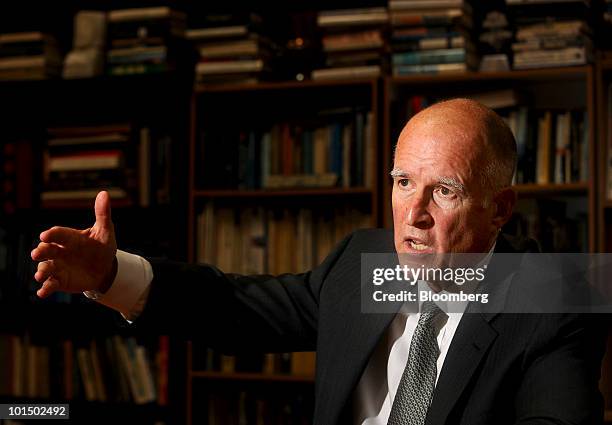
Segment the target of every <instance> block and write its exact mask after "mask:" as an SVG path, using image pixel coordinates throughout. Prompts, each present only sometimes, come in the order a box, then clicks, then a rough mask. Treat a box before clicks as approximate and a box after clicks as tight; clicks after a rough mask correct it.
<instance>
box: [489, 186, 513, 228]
mask: <svg viewBox="0 0 612 425" xmlns="http://www.w3.org/2000/svg"><path fill="white" fill-rule="evenodd" d="M493 205H494V206H495V207H496V210H495V213H494V214H493V220H492V224H493V225H494V226H495V227H497V228H498V229H501V228H502V227H503V226H504V224H506V223H507V222H508V220H510V217H512V211H513V210H514V206H515V205H516V192H515V191H514V189H513V188H511V187H506V188H504V189H502V190H500V191H499V192H497V194H495V196H494V197H493Z"/></svg>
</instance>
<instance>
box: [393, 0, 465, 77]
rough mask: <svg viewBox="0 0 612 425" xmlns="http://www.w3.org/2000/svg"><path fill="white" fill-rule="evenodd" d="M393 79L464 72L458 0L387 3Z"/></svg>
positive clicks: (460, 11) (405, 0) (463, 38)
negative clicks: (402, 76) (395, 77)
mask: <svg viewBox="0 0 612 425" xmlns="http://www.w3.org/2000/svg"><path fill="white" fill-rule="evenodd" d="M389 12H390V15H391V16H390V20H391V26H392V29H391V50H392V54H391V64H392V66H393V75H396V76H398V75H411V74H420V73H434V74H435V73H440V72H449V71H450V72H453V71H465V70H466V69H468V65H466V63H468V59H470V58H471V57H470V56H469V55H468V54H467V53H466V44H465V37H464V35H463V23H462V22H463V21H462V17H463V4H462V0H418V1H413V0H391V1H390V2H389Z"/></svg>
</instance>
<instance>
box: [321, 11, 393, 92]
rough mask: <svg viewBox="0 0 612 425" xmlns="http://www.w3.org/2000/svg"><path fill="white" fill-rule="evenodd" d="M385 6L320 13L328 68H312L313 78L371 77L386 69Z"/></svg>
mask: <svg viewBox="0 0 612 425" xmlns="http://www.w3.org/2000/svg"><path fill="white" fill-rule="evenodd" d="M388 20H389V15H388V13H387V9H386V8H378V7H377V8H369V9H348V10H332V11H323V12H319V14H318V16H317V24H318V26H319V28H320V29H321V30H322V31H323V38H322V46H323V52H324V53H325V56H326V59H325V68H322V69H315V70H314V71H312V74H311V77H312V79H313V80H324V79H336V78H372V77H378V76H379V75H381V73H382V72H383V69H384V58H385V56H386V55H385V50H386V46H385V44H386V43H385V37H384V29H385V27H386V25H387V23H388Z"/></svg>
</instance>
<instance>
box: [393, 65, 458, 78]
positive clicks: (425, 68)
mask: <svg viewBox="0 0 612 425" xmlns="http://www.w3.org/2000/svg"><path fill="white" fill-rule="evenodd" d="M464 71H467V65H466V64H465V63H464V62H460V63H436V64H428V65H396V66H394V67H393V75H396V76H401V75H414V74H441V73H445V72H464Z"/></svg>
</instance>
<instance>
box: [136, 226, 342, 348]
mask: <svg viewBox="0 0 612 425" xmlns="http://www.w3.org/2000/svg"><path fill="white" fill-rule="evenodd" d="M350 239H351V236H349V237H347V238H345V239H344V240H343V241H342V242H341V243H340V244H339V245H338V246H337V247H336V248H335V249H334V251H333V252H332V253H331V254H330V255H328V256H327V258H326V259H325V260H324V261H323V263H322V264H321V265H319V266H318V267H316V268H315V269H313V270H312V271H309V272H306V273H301V274H283V275H280V276H270V275H256V276H241V275H236V274H225V273H223V272H222V271H220V270H219V269H217V268H215V267H213V266H209V265H200V264H185V263H178V262H168V261H156V260H150V261H151V264H152V267H153V275H154V277H153V281H152V282H151V287H150V292H149V294H148V299H147V302H146V304H145V307H144V310H143V311H142V313H141V314H140V315H139V316H138V317H137V318H136V319H135V320H134V323H133V325H134V326H136V327H137V328H140V329H141V330H145V331H148V332H155V333H171V334H176V333H178V334H183V335H185V336H188V337H198V338H203V339H204V340H205V341H206V342H207V343H209V344H210V345H211V346H212V347H213V348H217V349H219V350H222V351H225V352H233V351H241V352H244V351H255V352H261V351H308V350H314V349H315V348H316V337H317V326H318V310H319V309H318V306H319V294H320V292H321V287H322V285H323V282H324V280H325V278H326V277H327V275H328V274H329V272H330V270H331V269H332V268H333V266H334V264H335V263H336V261H337V260H338V258H339V257H340V256H341V255H342V253H343V252H344V249H345V247H346V246H347V244H348V243H349V241H350Z"/></svg>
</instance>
